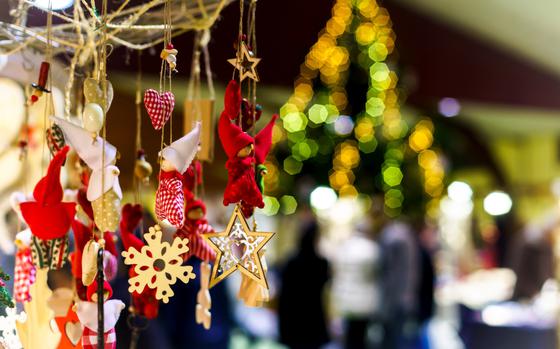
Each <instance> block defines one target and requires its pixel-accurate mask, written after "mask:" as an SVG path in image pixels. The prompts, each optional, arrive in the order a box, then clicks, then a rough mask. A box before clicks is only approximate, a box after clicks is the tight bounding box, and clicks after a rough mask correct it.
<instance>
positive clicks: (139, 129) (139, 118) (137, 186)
mask: <svg viewBox="0 0 560 349" xmlns="http://www.w3.org/2000/svg"><path fill="white" fill-rule="evenodd" d="M137 58H138V59H137V62H138V72H137V73H136V96H135V100H134V104H135V106H136V139H135V143H136V149H135V150H136V152H135V153H136V156H137V157H138V155H139V152H140V150H141V149H142V107H141V106H142V92H141V91H142V51H138V55H137ZM132 182H133V185H134V189H135V190H134V201H135V203H136V204H138V203H140V181H139V180H138V178H136V175H135V174H134V171H133V173H132Z"/></svg>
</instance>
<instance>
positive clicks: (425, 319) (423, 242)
mask: <svg viewBox="0 0 560 349" xmlns="http://www.w3.org/2000/svg"><path fill="white" fill-rule="evenodd" d="M418 239H419V243H420V250H419V252H420V280H419V286H418V292H419V293H418V300H419V302H418V323H419V325H420V327H421V331H422V336H421V339H422V340H421V348H428V347H429V345H428V338H427V326H428V323H429V321H430V320H431V318H432V316H433V315H434V289H435V280H436V273H435V268H434V262H433V259H434V254H435V252H436V250H437V248H438V240H437V228H436V226H435V225H434V224H432V223H430V222H427V223H426V224H425V226H424V227H422V228H421V230H420V235H419V236H418Z"/></svg>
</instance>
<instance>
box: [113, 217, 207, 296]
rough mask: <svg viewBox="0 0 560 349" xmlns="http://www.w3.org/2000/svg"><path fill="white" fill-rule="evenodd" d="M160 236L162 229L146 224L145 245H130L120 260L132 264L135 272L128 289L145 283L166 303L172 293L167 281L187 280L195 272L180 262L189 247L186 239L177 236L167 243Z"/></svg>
mask: <svg viewBox="0 0 560 349" xmlns="http://www.w3.org/2000/svg"><path fill="white" fill-rule="evenodd" d="M161 238H162V231H161V228H160V227H159V225H155V226H153V227H150V229H149V231H148V233H146V234H144V240H146V245H145V246H143V247H142V249H141V250H140V251H138V250H137V249H136V248H134V247H130V248H129V249H128V250H127V251H123V252H122V256H123V257H124V264H127V265H133V266H134V271H135V272H136V273H137V274H138V275H137V276H135V277H132V278H130V279H129V280H128V283H129V285H130V286H129V288H128V292H130V293H132V292H137V293H142V291H144V288H145V287H146V286H147V287H149V288H152V289H155V290H156V298H157V299H158V300H162V301H163V302H164V303H168V302H169V298H170V297H172V296H173V295H174V293H173V290H172V289H171V285H173V284H175V283H176V282H177V279H179V280H181V281H182V282H184V283H188V282H189V280H191V279H194V278H195V276H196V275H195V274H194V273H193V271H192V270H193V268H192V266H183V265H181V264H182V263H183V257H181V256H182V255H183V254H184V253H187V252H188V251H189V247H188V245H187V244H188V242H189V239H181V238H179V237H177V238H175V239H174V240H173V243H172V244H171V245H170V244H169V243H168V242H166V241H161Z"/></svg>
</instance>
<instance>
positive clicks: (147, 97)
mask: <svg viewBox="0 0 560 349" xmlns="http://www.w3.org/2000/svg"><path fill="white" fill-rule="evenodd" d="M144 106H145V107H146V111H147V112H148V116H149V117H150V120H152V126H154V128H155V129H156V130H161V128H162V127H163V125H165V123H166V122H167V120H169V118H170V117H171V113H173V108H174V107H175V96H174V95H173V93H172V92H170V91H166V92H163V93H159V92H158V91H156V90H153V89H148V90H146V91H145V92H144Z"/></svg>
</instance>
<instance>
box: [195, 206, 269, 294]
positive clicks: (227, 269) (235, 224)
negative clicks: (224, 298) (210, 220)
mask: <svg viewBox="0 0 560 349" xmlns="http://www.w3.org/2000/svg"><path fill="white" fill-rule="evenodd" d="M273 235H274V233H270V232H258V231H251V229H249V225H248V224H247V220H246V219H245V217H244V216H243V213H241V209H240V208H239V206H238V205H236V206H235V209H234V210H233V213H232V215H231V217H230V219H229V223H228V225H227V227H226V230H225V231H223V232H221V233H210V234H204V235H203V236H204V238H205V239H206V240H207V241H208V242H209V244H210V246H211V247H212V248H213V249H214V250H215V251H216V262H215V263H214V266H213V268H212V275H211V276H210V288H212V287H214V286H215V285H216V284H217V283H219V282H220V281H222V280H223V279H225V278H226V277H228V276H229V275H230V274H231V273H233V272H234V271H236V270H239V271H241V272H242V273H243V274H244V275H246V276H248V277H249V278H251V279H252V280H254V281H255V282H257V283H258V284H260V285H262V286H263V287H265V288H268V282H267V280H266V273H265V270H264V268H263V265H262V263H261V258H260V255H261V254H262V252H263V251H262V250H263V248H264V246H265V245H266V244H267V243H268V241H269V240H270V239H271V238H272V236H273ZM259 252H261V253H259Z"/></svg>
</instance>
